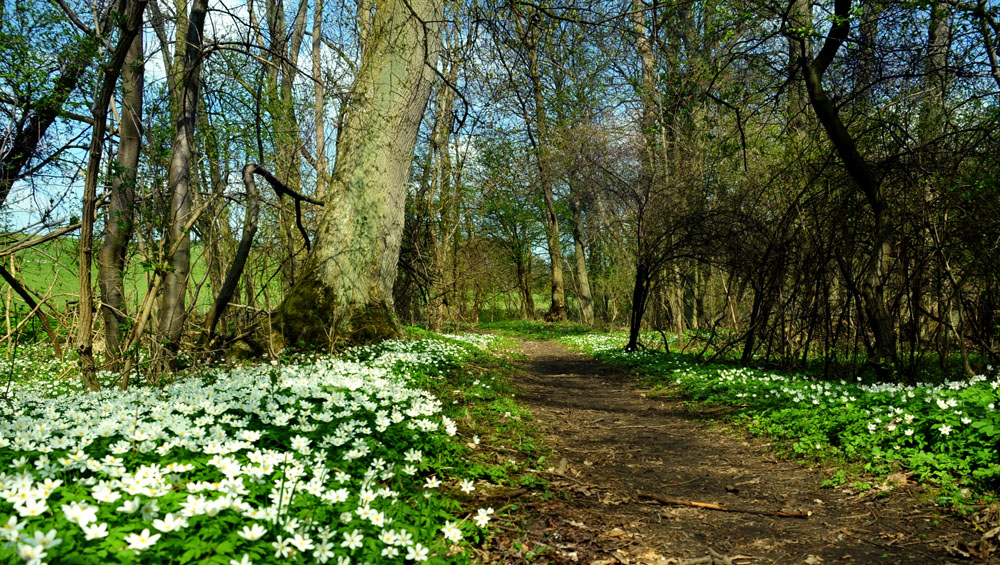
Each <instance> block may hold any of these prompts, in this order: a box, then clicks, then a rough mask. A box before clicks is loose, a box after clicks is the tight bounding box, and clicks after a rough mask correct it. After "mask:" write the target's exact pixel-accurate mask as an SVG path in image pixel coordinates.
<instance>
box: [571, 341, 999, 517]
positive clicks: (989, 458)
mask: <svg viewBox="0 0 1000 565" xmlns="http://www.w3.org/2000/svg"><path fill="white" fill-rule="evenodd" d="M564 341H566V342H567V343H570V344H572V345H574V346H577V347H581V348H583V349H585V350H586V351H587V352H589V353H590V354H592V355H594V356H595V357H596V358H598V359H600V360H602V361H605V362H609V363H613V364H617V365H621V366H625V367H628V368H630V369H632V370H634V371H635V372H636V373H638V374H639V375H640V378H642V379H643V380H644V381H646V382H647V383H649V384H652V385H657V386H661V387H671V388H676V389H678V390H680V391H681V392H682V393H683V394H684V396H685V397H687V398H690V399H693V400H696V401H699V402H707V403H712V404H720V405H726V406H730V407H732V408H733V409H734V410H733V412H732V416H731V417H732V418H733V420H734V421H735V422H737V423H738V424H740V425H742V426H745V427H746V428H747V429H748V430H750V431H751V432H753V433H757V434H764V435H768V436H770V437H774V438H778V439H780V440H782V441H783V443H784V444H785V445H787V446H788V448H789V449H790V450H791V451H792V452H793V453H795V454H797V455H800V456H804V457H821V458H838V459H842V460H845V461H849V462H856V463H860V464H861V465H862V466H863V468H864V470H865V471H867V472H870V473H873V474H886V473H889V472H891V471H893V470H895V469H898V468H902V469H905V470H907V471H911V472H913V473H914V474H915V475H916V476H917V477H918V478H921V479H924V480H926V481H930V482H935V483H938V484H939V485H941V487H942V491H943V493H944V495H945V496H946V497H948V498H949V500H951V501H953V502H958V501H960V497H959V493H960V492H962V490H961V489H963V488H967V489H971V490H972V491H975V492H978V493H980V494H984V493H989V492H996V490H997V489H998V488H1000V470H998V469H1000V466H998V459H997V453H998V452H1000V412H998V411H997V409H996V406H997V404H998V403H1000V390H998V389H1000V378H998V377H997V376H996V374H994V375H993V376H991V377H987V376H983V375H978V376H975V377H972V378H970V379H968V380H965V381H949V382H945V383H943V384H936V385H931V384H918V385H916V386H903V385H896V384H863V383H861V382H847V381H844V380H840V381H833V382H831V381H821V380H818V379H815V378H813V377H812V376H811V375H808V374H801V373H778V372H772V371H764V370H760V369H753V368H748V367H734V366H731V365H708V364H698V363H696V362H694V359H693V356H690V355H678V354H664V353H662V352H656V351H640V352H636V353H626V352H625V351H623V350H622V346H623V345H624V342H625V340H624V339H623V338H622V337H620V336H613V335H610V336H609V335H590V336H583V337H568V338H565V339H564ZM845 480H846V478H845V477H844V476H835V478H832V479H831V481H832V483H831V484H834V483H835V484H841V483H843V482H844V481H845Z"/></svg>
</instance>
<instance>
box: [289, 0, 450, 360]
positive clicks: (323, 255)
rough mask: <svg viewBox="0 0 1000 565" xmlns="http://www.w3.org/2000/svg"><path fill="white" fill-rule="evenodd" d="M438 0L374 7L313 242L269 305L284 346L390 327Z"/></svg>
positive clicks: (393, 328)
mask: <svg viewBox="0 0 1000 565" xmlns="http://www.w3.org/2000/svg"><path fill="white" fill-rule="evenodd" d="M442 6H443V2H442V0H410V1H406V0H389V1H388V2H386V3H385V4H379V5H378V6H377V7H376V10H375V13H374V17H373V18H372V20H371V23H370V28H369V30H368V33H367V34H366V36H365V42H364V46H363V50H362V51H363V56H362V61H361V67H360V69H359V72H358V75H357V78H356V81H355V84H354V87H353V89H352V92H351V96H350V100H349V104H348V108H347V111H346V114H345V116H344V126H343V130H342V132H341V133H340V135H339V139H338V147H337V159H336V164H335V166H334V171H333V176H332V178H331V179H330V185H329V187H328V190H327V194H326V198H325V206H324V208H323V213H322V215H321V216H320V219H319V226H318V229H317V234H316V243H315V246H314V247H313V249H312V251H311V252H310V254H309V255H308V257H307V258H306V261H305V264H304V265H303V271H302V273H301V276H300V277H299V278H298V279H297V280H296V282H295V286H294V287H293V288H292V290H291V292H290V293H289V294H288V296H287V297H286V298H285V301H284V302H283V303H282V305H281V307H280V308H279V312H278V317H277V318H278V319H277V322H278V329H279V330H280V332H281V334H282V337H283V338H284V341H285V344H286V345H292V344H298V343H302V344H305V345H314V346H324V345H330V344H332V343H336V342H340V341H349V342H355V343H358V342H370V341H376V340H379V339H383V338H386V337H390V336H393V335H396V334H397V333H398V327H397V324H396V321H395V316H394V314H393V303H392V286H393V283H394V282H395V279H396V266H397V262H398V261H399V248H400V243H401V239H402V235H403V215H404V203H405V199H406V184H407V181H408V179H409V176H410V163H411V160H412V157H413V148H414V145H415V143H416V135H417V130H418V129H419V127H420V119H421V117H422V115H423V112H424V108H425V107H426V105H427V99H428V97H429V95H430V88H431V82H432V79H433V68H432V67H433V65H435V64H436V60H435V58H436V56H437V53H438V45H439V42H440V38H439V25H440V24H439V22H440V21H441V17H442Z"/></svg>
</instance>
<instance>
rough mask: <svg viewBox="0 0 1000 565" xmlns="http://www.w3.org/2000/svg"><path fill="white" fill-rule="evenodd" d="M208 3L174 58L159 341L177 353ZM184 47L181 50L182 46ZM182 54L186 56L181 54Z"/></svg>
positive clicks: (196, 11) (195, 12) (200, 6)
mask: <svg viewBox="0 0 1000 565" xmlns="http://www.w3.org/2000/svg"><path fill="white" fill-rule="evenodd" d="M207 9H208V0H195V2H194V4H192V6H191V12H190V15H189V17H188V18H187V23H188V25H187V29H186V33H185V34H184V36H183V37H184V38H185V41H184V42H180V41H178V48H177V50H176V52H175V54H174V56H175V60H176V58H177V57H178V56H180V57H183V59H182V61H183V63H182V65H181V66H180V69H181V71H180V72H181V76H180V77H177V78H175V80H176V81H177V82H176V83H175V84H176V85H177V92H176V99H175V102H176V104H177V110H176V111H177V113H176V114H175V119H176V124H175V130H174V139H173V143H172V145H171V155H170V164H169V165H168V169H167V187H168V190H169V197H170V200H169V210H168V218H167V219H168V228H167V229H168V231H167V238H166V245H165V246H164V248H166V249H174V253H173V254H172V255H171V256H170V257H168V258H167V260H168V261H169V263H170V265H169V272H168V273H167V275H166V277H165V282H164V288H163V299H162V302H161V305H160V327H159V332H160V339H161V340H163V341H164V342H166V343H167V345H168V349H174V348H176V346H177V342H178V340H179V339H180V336H181V332H182V331H183V329H184V315H185V308H184V302H185V294H186V293H187V282H188V274H189V273H190V270H191V235H190V233H189V232H188V231H187V230H186V229H184V228H185V226H186V225H187V223H188V221H189V220H190V215H191V202H192V194H191V191H192V184H191V159H192V156H193V137H194V126H195V122H196V121H197V113H198V92H199V88H200V86H201V47H202V41H203V30H204V26H205V15H206V12H207ZM182 46H183V47H184V48H183V50H182V49H181V47H182ZM180 51H183V55H180V54H179V53H178V52H180Z"/></svg>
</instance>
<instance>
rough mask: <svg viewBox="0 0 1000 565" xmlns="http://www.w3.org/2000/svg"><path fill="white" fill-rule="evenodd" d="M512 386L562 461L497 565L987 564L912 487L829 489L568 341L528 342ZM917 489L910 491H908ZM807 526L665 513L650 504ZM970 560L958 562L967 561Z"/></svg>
mask: <svg viewBox="0 0 1000 565" xmlns="http://www.w3.org/2000/svg"><path fill="white" fill-rule="evenodd" d="M522 351H523V353H524V354H525V355H526V356H527V360H526V361H524V362H523V363H522V368H523V369H524V370H523V372H521V373H520V374H519V375H515V376H514V377H513V380H512V384H514V385H515V386H516V387H517V389H518V391H519V393H518V395H517V396H518V402H519V404H521V405H523V406H525V407H526V408H528V409H529V410H530V411H531V412H532V414H533V416H534V423H535V424H536V425H537V426H538V427H539V428H540V429H541V431H542V432H543V434H544V436H545V438H546V442H547V444H548V445H549V446H550V447H551V448H552V450H553V454H552V456H551V458H550V459H549V462H550V464H551V465H552V470H551V472H550V473H547V474H546V478H548V479H550V480H551V483H550V488H551V490H552V491H553V492H555V493H556V496H554V497H553V498H552V499H550V500H547V501H540V502H537V503H533V504H527V505H526V508H524V509H523V510H522V514H521V515H522V516H527V517H526V518H525V521H524V522H523V523H522V527H521V528H520V529H519V531H517V532H510V533H504V534H501V535H498V537H497V539H494V541H493V548H492V551H488V552H487V554H486V555H485V556H483V557H487V560H494V561H504V562H525V561H529V560H530V559H531V558H533V556H532V555H526V552H527V551H528V550H535V552H536V553H537V552H538V549H539V547H543V546H548V547H549V548H552V549H550V550H549V551H544V552H543V553H542V554H541V556H540V557H538V559H539V561H540V562H551V563H596V564H607V565H610V564H617V563H637V564H649V565H653V564H669V563H674V564H681V563H687V564H692V565H693V564H694V563H704V564H709V563H716V564H719V563H733V564H750V563H808V564H817V563H982V562H987V560H986V559H988V558H985V557H983V556H982V555H979V556H978V557H977V551H976V550H977V547H978V545H977V543H976V542H977V540H978V537H977V536H976V535H975V534H974V533H973V532H970V531H969V528H968V526H967V525H965V524H962V523H961V522H960V521H959V520H956V519H954V518H951V517H949V516H948V515H947V514H946V513H945V512H944V511H943V510H942V509H941V508H938V507H935V506H933V505H932V504H928V503H926V502H921V501H920V498H919V497H920V494H921V489H919V488H918V487H916V486H914V485H912V484H910V485H908V486H902V487H900V488H897V489H895V490H893V491H892V492H891V493H885V494H887V496H878V493H879V492H880V490H879V488H878V485H875V488H873V489H871V490H868V491H865V492H861V493H857V494H852V493H851V492H849V491H846V490H842V489H832V488H820V487H819V484H820V483H821V482H822V480H823V478H824V475H823V474H822V472H821V471H819V470H814V469H809V468H807V467H805V466H803V465H801V464H799V463H796V462H794V461H790V460H783V459H780V458H778V457H776V456H775V455H774V454H773V453H771V452H770V450H769V446H768V444H767V443H766V442H763V441H759V440H754V439H751V440H743V439H739V438H736V437H733V435H732V434H731V433H727V432H726V431H724V430H722V429H720V428H719V427H718V426H713V425H712V422H711V420H710V419H709V418H706V417H705V416H704V414H698V413H696V412H693V411H692V410H690V409H688V408H686V407H685V406H684V404H683V402H682V401H679V400H675V399H669V398H663V397H660V398H647V397H646V395H645V394H643V392H642V391H640V390H637V389H636V388H635V384H634V379H632V378H631V377H630V376H628V375H626V374H623V372H622V371H621V370H619V369H615V368H613V367H609V366H606V365H603V364H601V363H599V362H597V361H594V360H592V359H590V358H589V357H587V356H586V355H584V354H582V353H578V352H574V351H570V350H569V349H567V348H566V347H565V346H563V345H562V344H560V343H558V342H554V341H546V342H525V343H524V345H523V349H522ZM903 480H904V482H905V479H903ZM645 494H651V495H656V496H659V497H663V498H668V499H675V500H684V501H697V502H708V503H715V504H718V505H721V506H724V507H727V508H734V509H748V510H753V511H770V512H782V511H783V512H788V513H810V515H809V516H808V517H807V518H794V517H779V516H765V515H758V514H749V513H735V512H723V511H718V510H710V509H704V508H697V507H690V506H688V507H685V506H676V505H664V504H660V503H657V502H654V501H652V500H649V499H647V498H644V497H643V496H642V495H645ZM970 548H971V554H972V556H971V558H960V557H959V556H961V554H962V553H968V552H969V551H970Z"/></svg>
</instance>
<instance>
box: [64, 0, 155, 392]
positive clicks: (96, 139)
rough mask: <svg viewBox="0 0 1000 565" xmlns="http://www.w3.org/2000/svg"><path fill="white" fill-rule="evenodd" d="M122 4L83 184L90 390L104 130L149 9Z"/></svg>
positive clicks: (84, 375) (84, 339)
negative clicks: (96, 228)
mask: <svg viewBox="0 0 1000 565" xmlns="http://www.w3.org/2000/svg"><path fill="white" fill-rule="evenodd" d="M121 7H122V8H123V10H127V12H125V13H123V17H124V21H123V23H122V26H121V35H120V36H119V38H118V45H117V46H116V47H115V51H114V53H113V55H112V56H111V60H110V61H109V62H108V64H107V65H106V66H105V68H104V77H103V79H102V81H101V88H100V90H99V91H98V94H97V97H96V98H95V99H94V105H93V111H92V114H93V118H94V130H93V132H92V134H91V139H90V150H89V158H88V161H87V172H86V175H85V177H84V186H83V210H82V213H81V217H80V239H79V243H78V245H79V258H78V265H79V282H80V297H79V308H80V318H79V320H78V321H77V327H76V350H77V354H78V355H79V364H80V377H81V379H82V380H83V385H84V387H85V388H87V389H88V390H97V389H98V388H100V383H98V381H97V378H96V375H95V373H96V367H95V366H94V334H93V331H94V298H93V289H92V287H91V266H92V263H93V258H94V220H95V217H96V215H97V182H98V177H99V175H100V172H101V157H102V155H103V152H104V151H103V150H104V134H105V132H106V131H107V123H108V107H109V106H110V105H111V97H112V96H113V95H114V90H115V85H116V84H117V83H118V76H119V75H120V74H121V69H122V66H123V65H124V64H125V61H126V59H127V58H128V56H129V53H130V52H131V50H132V43H133V40H134V39H135V38H136V37H138V35H139V30H140V28H141V27H142V11H143V10H145V9H146V0H135V1H133V2H128V3H125V2H123V3H122V5H121Z"/></svg>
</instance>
